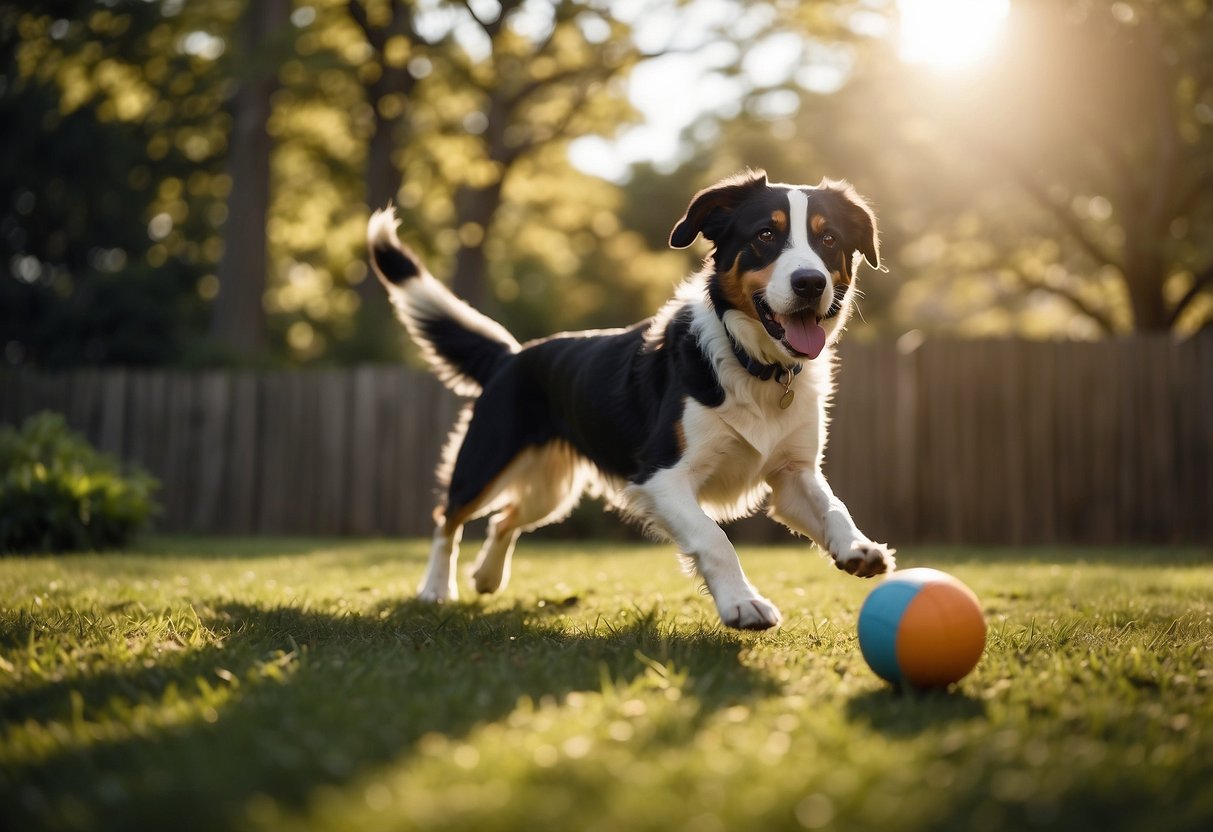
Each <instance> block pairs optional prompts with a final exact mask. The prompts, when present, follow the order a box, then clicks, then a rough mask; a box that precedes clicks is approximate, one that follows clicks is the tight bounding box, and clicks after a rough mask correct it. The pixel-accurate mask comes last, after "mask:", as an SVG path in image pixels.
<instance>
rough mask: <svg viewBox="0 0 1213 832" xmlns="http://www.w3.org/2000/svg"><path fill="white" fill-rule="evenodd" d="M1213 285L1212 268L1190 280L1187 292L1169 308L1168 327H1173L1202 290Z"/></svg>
mask: <svg viewBox="0 0 1213 832" xmlns="http://www.w3.org/2000/svg"><path fill="white" fill-rule="evenodd" d="M1210 285H1213V266H1210V267H1209V268H1207V269H1205V270H1204V271H1203V272H1201V273H1200V274H1198V275H1196V276H1195V278H1194V279H1193V280H1192V285H1191V286H1189V287H1188V291H1186V292H1184V295H1183V297H1181V298H1180V299H1179V300H1178V301H1176V302H1175V306H1174V307H1172V308H1171V314H1170V316H1169V318H1168V320H1167V325H1168V326H1171V327H1173V326H1175V322H1176V321H1177V320H1179V316H1180V315H1182V314H1183V311H1184V310H1185V309H1187V308H1188V305H1189V304H1190V303H1192V301H1194V300H1195V299H1196V296H1197V295H1199V294H1200V293H1201V291H1203V290H1204V289H1206V288H1208V287H1209V286H1210Z"/></svg>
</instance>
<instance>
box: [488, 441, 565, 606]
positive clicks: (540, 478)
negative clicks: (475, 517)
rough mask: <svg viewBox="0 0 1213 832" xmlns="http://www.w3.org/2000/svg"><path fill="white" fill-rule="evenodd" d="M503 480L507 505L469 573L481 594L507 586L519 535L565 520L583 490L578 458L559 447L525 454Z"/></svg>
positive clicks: (496, 517)
mask: <svg viewBox="0 0 1213 832" xmlns="http://www.w3.org/2000/svg"><path fill="white" fill-rule="evenodd" d="M502 480H504V481H505V482H506V484H507V485H506V495H507V502H506V504H505V506H504V507H503V508H502V509H501V510H500V511H499V512H497V513H496V514H494V515H493V517H492V519H491V520H490V521H489V528H488V536H487V538H486V539H485V541H484V547H483V548H482V549H481V550H480V555H479V556H478V557H477V558H476V566H475V567H474V569H473V571H472V582H473V584H474V586H475V587H476V591H477V592H480V593H490V592H496V591H497V590H499V589H502V588H504V587H505V586H506V585H507V584H508V583H509V580H510V561H511V558H512V557H513V554H514V545H515V544H516V543H517V542H518V538H519V537H520V536H521V534H522V533H523V532H524V531H531V530H532V529H537V528H539V527H540V526H545V525H547V524H549V523H554V522H558V521H560V520H563V519H564V518H565V517H567V516H568V514H569V512H570V511H572V510H573V508H574V507H575V506H576V505H577V503H578V501H579V500H580V499H581V493H582V491H584V490H585V485H586V482H585V480H586V475H585V472H584V466H583V465H582V464H581V463H580V461H579V459H578V458H577V456H576V454H574V452H573V451H572V450H571V449H570V448H569V447H568V446H566V445H564V444H563V443H557V442H554V443H550V444H547V445H543V446H540V447H533V448H528V449H527V450H526V451H525V452H523V453H522V454H520V455H519V456H518V458H516V459H515V461H514V462H513V463H511V465H510V467H509V469H508V470H507V471H506V472H505V474H504V475H503V477H502Z"/></svg>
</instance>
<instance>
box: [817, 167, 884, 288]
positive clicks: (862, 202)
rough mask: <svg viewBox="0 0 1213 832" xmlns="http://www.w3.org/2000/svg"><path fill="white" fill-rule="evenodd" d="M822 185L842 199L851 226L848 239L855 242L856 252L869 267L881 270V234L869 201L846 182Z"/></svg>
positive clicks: (824, 183)
mask: <svg viewBox="0 0 1213 832" xmlns="http://www.w3.org/2000/svg"><path fill="white" fill-rule="evenodd" d="M822 185H824V186H826V187H827V188H829V189H830V190H832V191H834V192H835V193H836V194H838V196H839V197H841V198H842V202H843V205H844V206H845V212H846V217H847V223H848V224H849V225H850V226H851V227H850V228H849V229H847V230H848V232H849V234H848V239H850V240H853V241H854V242H853V245H854V246H855V249H854V250H855V252H858V253H859V254H862V255H863V259H864V260H867V261H868V265H869V266H871V267H872V268H874V269H879V268H880V232H879V231H878V230H877V228H876V213H875V212H874V211H873V210H872V206H870V205H868V201H867V200H866V199H864V198H863V197H862V196H860V195H859V193H858V192H857V191H856V190H855V189H854V188H853V187H851V186H850V185H849V184H848V183H846V182H830V181H829V180H823V181H822Z"/></svg>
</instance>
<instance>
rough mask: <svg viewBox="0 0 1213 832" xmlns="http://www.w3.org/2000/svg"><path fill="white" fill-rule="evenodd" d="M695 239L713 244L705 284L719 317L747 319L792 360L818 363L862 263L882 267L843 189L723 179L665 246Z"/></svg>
mask: <svg viewBox="0 0 1213 832" xmlns="http://www.w3.org/2000/svg"><path fill="white" fill-rule="evenodd" d="M698 234H703V236H704V237H706V238H707V239H709V240H711V241H712V242H713V243H714V244H715V248H714V249H713V251H712V262H713V264H714V268H713V273H712V275H711V277H710V278H709V284H708V285H709V295H710V297H711V300H712V303H713V304H714V305H715V306H716V309H717V312H719V313H720V315H721V317H722V318H724V316H725V314H726V313H727V312H729V311H733V310H735V311H737V312H739V313H741V315H743V316H745V317H746V318H749V319H752V320H753V321H754V322H756V323H757V324H760V325H761V329H762V331H765V333H766V335H767V336H768V337H769V338H770V339H771V340H772V341H774V342H776V343H777V344H778V345H779V346H780V347H781V348H782V350H783V351H784V352H785V353H786V354H787V355H788V356H790V357H791V358H793V359H802V358H809V359H813V358H816V357H817V356H818V355H819V354H820V353H821V351H822V349H823V348H824V347H825V344H826V342H827V340H830V339H832V338H834V337H835V336H836V334H837V332H838V329H839V327H840V326H841V323H842V322H843V321H845V319H846V316H847V314H848V312H849V308H850V302H851V296H852V288H853V286H854V274H855V269H856V267H857V266H858V264H859V258H860V257H861V256H862V257H863V258H864V259H866V260H867V261H868V263H870V264H871V265H872V266H873V267H878V266H879V265H880V257H879V249H878V244H877V233H876V218H875V216H874V215H873V214H872V210H871V209H870V208H869V207H868V206H867V203H865V202H864V201H863V199H862V198H861V197H860V196H859V195H858V194H856V193H855V191H854V190H853V189H852V188H851V187H850V186H849V185H847V184H846V183H845V182H831V181H830V180H822V182H821V184H819V185H818V186H817V187H808V186H797V185H774V184H770V183H768V182H767V177H766V174H765V173H762V172H758V173H747V174H744V175H742V176H737V177H733V178H731V179H725V180H723V181H721V182H718V183H717V184H715V185H713V186H712V187H710V188H707V189H705V190H703V191H700V192H699V193H698V194H696V195H695V198H694V199H692V200H691V204H690V206H689V207H688V208H687V212H686V215H685V216H684V217H683V218H682V219H681V220H679V222H678V224H677V225H676V226H675V227H674V231H673V233H672V234H671V235H670V245H671V246H673V247H675V248H685V247H686V246H689V245H690V244H691V243H692V242H694V241H695V237H696V236H697V235H698ZM764 352H765V350H764Z"/></svg>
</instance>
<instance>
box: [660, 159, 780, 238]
mask: <svg viewBox="0 0 1213 832" xmlns="http://www.w3.org/2000/svg"><path fill="white" fill-rule="evenodd" d="M766 185H767V174H766V171H762V170H757V171H754V170H748V171H746V172H745V173H741V174H738V175H736V176H730V177H729V178H728V179H722V180H721V181H719V182H717V183H716V184H715V185H713V186H712V187H710V188H704V189H703V190H702V191H700V192H699V193H697V194H695V197H694V199H692V200H691V204H690V205H688V206H687V212H686V213H685V214H683V216H682V219H680V220H679V221H678V224H677V225H675V226H674V230H673V231H672V232H671V233H670V247H671V248H686V247H687V246H689V245H690V244H691V243H693V242H695V237H697V236H698V235H699V234H703V236H705V237H707V238H708V239H709V240H712V241H713V242H715V241H716V240H717V238H719V236H720V235H721V233H722V232H723V231H724V230H725V229H726V228H727V227H728V224H729V217H730V216H731V215H732V213H733V210H734V209H735V208H736V207H737V205H738V204H739V203H740V202H741V201H742V200H744V199H745V198H746V197H748V196H749V195H750V194H752V193H754V191H756V190H758V189H759V188H765V187H766Z"/></svg>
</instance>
